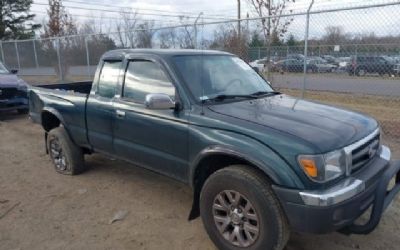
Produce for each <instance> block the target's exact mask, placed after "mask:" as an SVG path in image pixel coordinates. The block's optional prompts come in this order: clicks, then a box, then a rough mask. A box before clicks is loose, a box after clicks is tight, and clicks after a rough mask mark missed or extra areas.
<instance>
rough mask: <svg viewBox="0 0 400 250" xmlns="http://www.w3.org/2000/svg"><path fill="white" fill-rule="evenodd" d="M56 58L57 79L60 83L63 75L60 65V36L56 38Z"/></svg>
mask: <svg viewBox="0 0 400 250" xmlns="http://www.w3.org/2000/svg"><path fill="white" fill-rule="evenodd" d="M57 59H58V71H59V74H60V77H59V80H60V83H62V82H63V81H64V78H63V77H64V76H63V72H62V67H61V55H60V38H57Z"/></svg>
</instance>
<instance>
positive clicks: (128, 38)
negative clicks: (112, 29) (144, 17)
mask: <svg viewBox="0 0 400 250" xmlns="http://www.w3.org/2000/svg"><path fill="white" fill-rule="evenodd" d="M137 16H138V13H137V12H129V13H128V12H126V11H121V12H120V17H121V20H119V21H117V22H116V24H115V26H116V29H117V36H118V40H119V42H120V44H121V47H124V48H125V47H130V48H134V47H135V29H136V26H137Z"/></svg>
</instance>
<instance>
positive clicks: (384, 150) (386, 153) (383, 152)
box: [379, 145, 392, 161]
mask: <svg viewBox="0 0 400 250" xmlns="http://www.w3.org/2000/svg"><path fill="white" fill-rule="evenodd" d="M379 151H380V152H379V157H381V158H382V159H384V160H386V161H390V158H391V156H392V152H391V151H390V148H388V147H387V146H385V145H382V146H381V148H380V149H379Z"/></svg>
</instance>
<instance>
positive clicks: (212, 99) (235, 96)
mask: <svg viewBox="0 0 400 250" xmlns="http://www.w3.org/2000/svg"><path fill="white" fill-rule="evenodd" d="M238 98H241V99H256V98H257V96H254V95H217V96H215V97H212V98H208V99H205V100H204V101H224V100H227V99H238Z"/></svg>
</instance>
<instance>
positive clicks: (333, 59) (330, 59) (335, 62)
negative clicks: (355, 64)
mask: <svg viewBox="0 0 400 250" xmlns="http://www.w3.org/2000/svg"><path fill="white" fill-rule="evenodd" d="M322 59H324V60H325V61H326V62H327V63H329V64H333V65H336V66H339V62H338V60H337V58H336V57H334V56H331V55H323V56H322Z"/></svg>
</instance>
